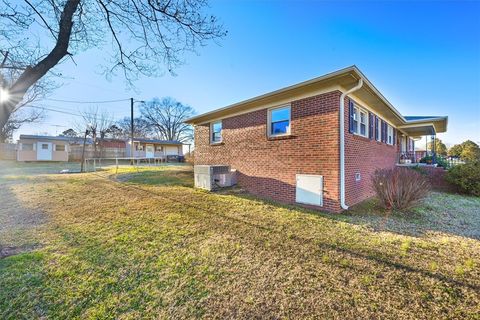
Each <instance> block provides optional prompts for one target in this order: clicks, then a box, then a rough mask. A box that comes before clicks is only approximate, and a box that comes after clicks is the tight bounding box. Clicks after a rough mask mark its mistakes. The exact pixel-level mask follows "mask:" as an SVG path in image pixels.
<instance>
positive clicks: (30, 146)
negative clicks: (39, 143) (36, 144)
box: [22, 143, 33, 151]
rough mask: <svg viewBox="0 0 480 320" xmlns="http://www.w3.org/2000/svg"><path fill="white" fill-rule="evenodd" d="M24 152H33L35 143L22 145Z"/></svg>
mask: <svg viewBox="0 0 480 320" xmlns="http://www.w3.org/2000/svg"><path fill="white" fill-rule="evenodd" d="M22 150H25V151H32V150H33V143H22Z"/></svg>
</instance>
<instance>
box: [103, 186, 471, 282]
mask: <svg viewBox="0 0 480 320" xmlns="http://www.w3.org/2000/svg"><path fill="white" fill-rule="evenodd" d="M103 178H105V177H103ZM118 186H119V187H120V188H124V189H127V190H128V189H130V190H136V191H138V192H141V193H144V194H148V195H149V196H153V197H158V198H161V199H163V200H169V201H171V202H174V203H177V202H178V200H177V199H175V198H174V197H170V196H168V195H166V194H165V193H158V192H155V191H153V190H145V189H143V188H140V187H139V186H136V185H125V184H120V183H119V184H118ZM235 196H238V197H242V198H246V199H249V200H254V201H257V202H261V203H264V204H268V205H271V206H274V207H279V208H289V209H294V210H297V211H303V212H305V213H310V214H314V215H317V216H318V215H320V216H322V217H326V218H329V219H334V220H342V218H341V217H338V216H337V217H335V215H332V214H327V213H321V212H316V211H314V210H309V209H304V208H301V209H299V208H298V207H296V206H289V205H281V204H277V203H275V202H272V201H269V200H264V199H258V198H255V197H253V196H251V195H248V194H242V193H239V192H237V193H235ZM182 205H184V206H185V207H189V208H192V209H195V210H196V211H199V212H203V213H206V214H211V213H212V212H211V211H212V209H211V207H210V206H206V207H205V206H202V205H200V204H193V203H186V202H185V203H183V204H182ZM215 216H218V217H221V218H222V219H223V220H225V221H231V222H234V223H240V224H244V225H248V226H249V227H252V228H257V229H259V230H263V231H268V232H272V233H281V231H278V230H275V229H274V228H271V227H269V226H264V225H261V224H256V223H252V222H249V221H246V220H244V219H241V218H237V217H233V216H230V215H228V214H223V213H221V212H215ZM290 239H292V240H293V241H298V242H299V245H301V244H302V243H305V242H312V241H313V240H312V239H308V238H302V237H297V236H295V237H290ZM316 245H317V246H318V247H319V248H323V249H329V250H334V251H337V252H339V253H344V254H348V255H350V256H352V257H356V258H362V259H366V260H369V261H371V262H373V263H377V264H380V265H383V266H385V267H387V268H393V269H396V270H402V271H404V272H408V273H413V274H419V275H421V276H424V277H429V278H432V279H436V280H439V281H442V282H444V283H450V284H453V285H456V286H461V287H464V288H469V289H472V290H480V286H479V285H477V284H473V283H469V282H466V281H465V282H464V281H460V280H457V279H454V278H451V277H448V276H445V275H442V274H438V273H434V272H430V271H427V270H423V269H420V268H416V267H412V266H409V265H407V264H403V263H400V262H397V261H394V260H392V259H389V258H385V257H383V256H382V253H381V252H375V251H372V250H369V251H368V252H362V250H352V249H350V248H348V247H346V246H342V245H340V244H337V243H316Z"/></svg>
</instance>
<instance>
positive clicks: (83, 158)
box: [80, 128, 88, 172]
mask: <svg viewBox="0 0 480 320" xmlns="http://www.w3.org/2000/svg"><path fill="white" fill-rule="evenodd" d="M87 135H88V128H87V129H85V136H84V137H83V149H82V163H81V164H80V172H83V169H84V168H83V164H84V163H85V144H86V143H87Z"/></svg>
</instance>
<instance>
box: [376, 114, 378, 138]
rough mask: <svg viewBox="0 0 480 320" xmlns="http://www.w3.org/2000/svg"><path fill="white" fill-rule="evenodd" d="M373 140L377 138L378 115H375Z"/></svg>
mask: <svg viewBox="0 0 480 320" xmlns="http://www.w3.org/2000/svg"><path fill="white" fill-rule="evenodd" d="M375 140H378V117H377V116H375Z"/></svg>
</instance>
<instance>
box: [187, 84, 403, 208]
mask: <svg viewBox="0 0 480 320" xmlns="http://www.w3.org/2000/svg"><path fill="white" fill-rule="evenodd" d="M340 95H341V92H339V91H334V92H329V93H326V94H322V95H318V96H314V97H309V98H305V99H302V100H298V101H293V102H292V103H291V106H292V123H291V136H290V137H288V138H276V139H269V138H268V137H267V112H268V111H267V109H263V110H258V111H253V112H250V113H247V114H242V115H238V116H234V117H230V118H226V119H223V132H222V134H223V143H222V144H220V145H210V138H209V133H210V126H209V124H204V125H198V126H196V127H195V164H197V165H201V164H225V165H230V166H231V167H232V168H233V169H237V172H238V182H239V185H240V186H242V187H243V188H245V189H246V190H247V191H249V192H251V193H253V194H256V195H259V196H261V197H266V198H271V199H274V200H277V201H280V202H285V203H294V202H295V183H296V181H295V175H296V174H317V175H323V177H324V195H323V197H324V206H323V207H322V209H324V210H328V211H334V212H338V211H341V208H340V202H339V199H340V182H339V179H340V173H339V170H340V161H339V153H340V151H339V139H340V138H339V133H338V131H339V128H338V117H339V115H338V112H339V100H340ZM345 106H346V107H345V169H346V170H345V180H346V181H345V182H346V203H347V205H353V204H356V203H358V202H361V201H362V200H364V199H366V198H368V197H371V196H372V195H373V194H374V193H373V190H372V188H371V183H370V175H371V174H372V173H373V172H374V171H375V169H376V168H384V167H392V166H394V165H395V161H396V156H397V155H396V152H397V151H396V149H397V147H398V143H397V144H396V145H395V146H390V145H386V144H384V143H380V142H376V141H375V140H370V139H367V138H363V137H359V136H354V135H353V134H351V133H349V129H348V128H349V126H348V121H349V117H348V98H346V101H345ZM397 138H398V135H397ZM356 172H360V174H361V180H360V181H358V182H357V181H355V173H356Z"/></svg>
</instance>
